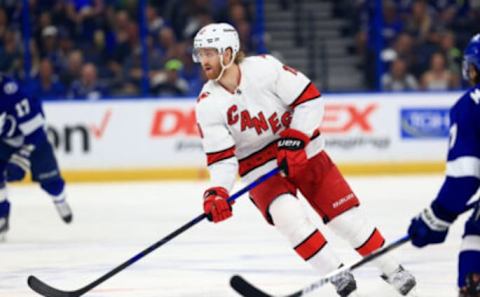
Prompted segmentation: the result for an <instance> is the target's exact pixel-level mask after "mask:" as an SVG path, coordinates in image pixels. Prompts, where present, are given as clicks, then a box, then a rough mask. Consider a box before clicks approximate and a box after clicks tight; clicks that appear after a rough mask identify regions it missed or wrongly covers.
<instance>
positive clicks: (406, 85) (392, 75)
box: [382, 59, 418, 91]
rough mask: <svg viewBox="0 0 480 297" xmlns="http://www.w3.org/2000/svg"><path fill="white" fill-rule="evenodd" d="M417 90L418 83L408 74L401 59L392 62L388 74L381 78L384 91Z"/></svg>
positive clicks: (405, 65)
mask: <svg viewBox="0 0 480 297" xmlns="http://www.w3.org/2000/svg"><path fill="white" fill-rule="evenodd" d="M417 89H418V83H417V80H416V79H415V76H413V75H412V74H411V73H409V72H408V68H407V64H406V63H405V61H404V60H402V59H396V60H394V61H393V62H392V63H391V65H390V72H388V73H385V74H384V75H383V77H382V90H384V91H413V90H417Z"/></svg>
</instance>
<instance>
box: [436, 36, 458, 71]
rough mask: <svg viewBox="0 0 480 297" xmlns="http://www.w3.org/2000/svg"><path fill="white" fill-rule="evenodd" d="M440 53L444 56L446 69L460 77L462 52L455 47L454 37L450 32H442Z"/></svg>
mask: <svg viewBox="0 0 480 297" xmlns="http://www.w3.org/2000/svg"><path fill="white" fill-rule="evenodd" d="M440 51H441V52H442V54H443V55H444V57H445V59H446V63H447V68H448V69H449V70H450V71H451V72H452V73H453V75H455V76H458V77H459V76H460V75H461V70H460V65H461V64H462V51H461V50H460V49H459V48H458V47H457V46H456V40H455V35H454V34H453V32H452V31H447V32H444V33H443V34H442V36H441V39H440Z"/></svg>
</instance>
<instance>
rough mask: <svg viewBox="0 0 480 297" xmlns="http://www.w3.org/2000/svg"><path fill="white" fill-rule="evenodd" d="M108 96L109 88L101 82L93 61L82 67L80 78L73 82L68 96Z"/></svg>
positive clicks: (78, 97)
mask: <svg viewBox="0 0 480 297" xmlns="http://www.w3.org/2000/svg"><path fill="white" fill-rule="evenodd" d="M106 96H108V93H107V90H106V89H105V88H104V87H103V86H102V85H101V84H100V83H99V81H98V78H97V68H96V67H95V65H94V64H92V63H87V64H85V65H83V67H82V73H81V77H80V79H79V80H76V81H74V82H73V83H72V86H71V88H70V90H69V94H68V97H69V98H71V99H87V100H98V99H101V98H104V97H106Z"/></svg>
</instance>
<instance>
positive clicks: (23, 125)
mask: <svg viewBox="0 0 480 297" xmlns="http://www.w3.org/2000/svg"><path fill="white" fill-rule="evenodd" d="M44 125H45V120H44V117H43V111H42V107H41V103H40V101H39V100H38V99H36V98H32V97H29V96H26V95H25V94H24V93H23V92H22V90H21V89H20V87H19V85H18V84H17V83H16V82H15V81H14V80H12V79H11V78H9V77H6V76H3V75H0V138H1V139H2V141H4V142H5V143H7V144H9V145H11V146H14V147H21V146H22V145H24V144H35V143H36V142H37V141H38V140H37V137H36V135H37V134H39V133H38V132H41V134H43V128H44Z"/></svg>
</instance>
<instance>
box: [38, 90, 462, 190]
mask: <svg viewBox="0 0 480 297" xmlns="http://www.w3.org/2000/svg"><path fill="white" fill-rule="evenodd" d="M460 95H461V93H458V92H448V93H444V92H442V93H395V94H384V93H383V94H380V93H363V94H326V95H324V96H323V97H324V98H323V100H325V114H324V119H323V123H322V126H321V131H322V134H323V135H324V137H325V139H326V148H327V151H328V152H329V153H330V155H331V156H332V158H333V159H334V160H335V161H336V162H337V163H338V164H339V165H340V167H341V169H342V170H343V171H344V172H345V173H347V174H355V173H360V174H368V173H407V172H408V173H412V172H441V171H442V170H443V168H444V166H443V165H442V164H443V161H444V159H445V156H446V151H447V146H448V127H449V119H448V110H449V108H450V106H452V104H453V103H454V102H455V101H456V100H457V99H458V98H459V96H460ZM44 108H45V112H46V115H47V120H48V132H49V136H50V138H51V140H52V142H53V143H54V146H55V150H56V153H57V156H58V159H59V163H60V165H61V167H62V170H63V172H64V175H65V176H66V177H67V179H68V180H70V181H73V180H76V181H87V180H90V181H95V180H97V181H105V180H134V179H135V180H139V179H182V178H183V179H199V178H205V177H206V176H207V174H206V171H205V169H204V168H205V156H204V154H203V151H202V147H201V142H200V138H199V135H198V131H197V127H196V121H195V112H194V108H195V99H194V98H191V99H180V100H179V99H176V100H175V99H167V100H166V99H157V98H151V99H137V98H131V99H128V100H104V101H96V102H89V101H86V102H80V101H79V102H77V101H70V102H67V101H63V102H45V104H44Z"/></svg>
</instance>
